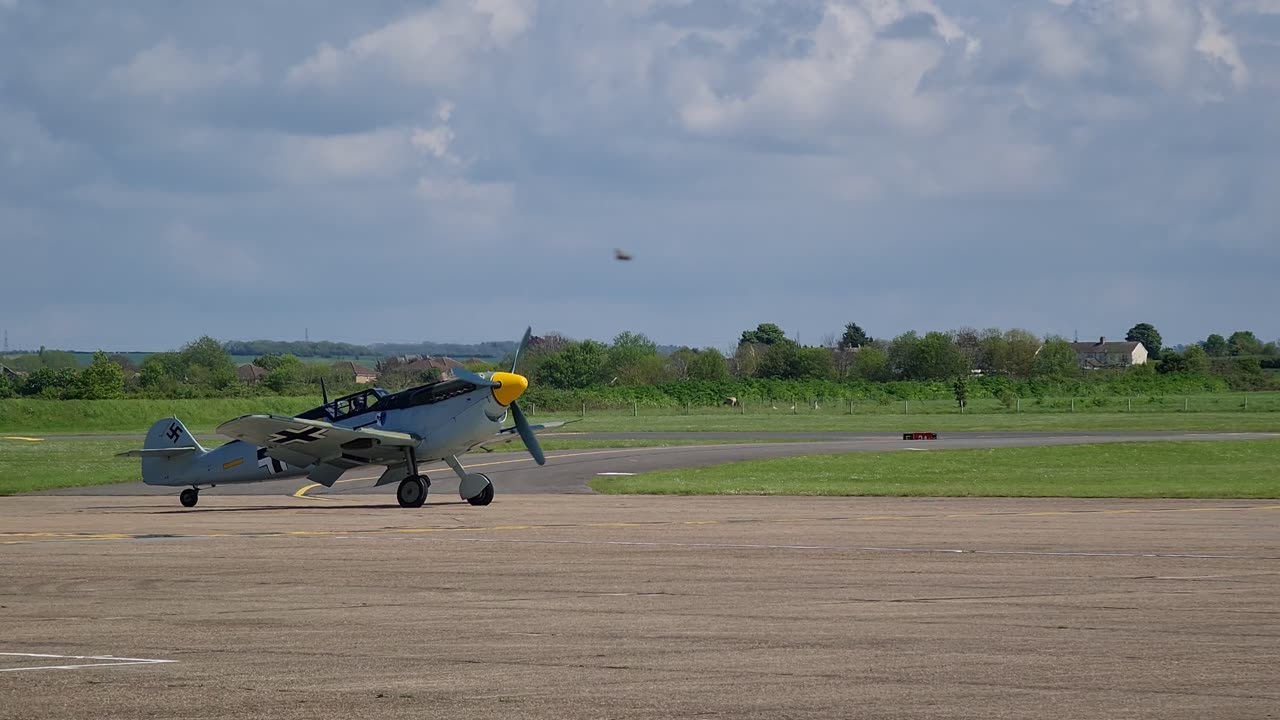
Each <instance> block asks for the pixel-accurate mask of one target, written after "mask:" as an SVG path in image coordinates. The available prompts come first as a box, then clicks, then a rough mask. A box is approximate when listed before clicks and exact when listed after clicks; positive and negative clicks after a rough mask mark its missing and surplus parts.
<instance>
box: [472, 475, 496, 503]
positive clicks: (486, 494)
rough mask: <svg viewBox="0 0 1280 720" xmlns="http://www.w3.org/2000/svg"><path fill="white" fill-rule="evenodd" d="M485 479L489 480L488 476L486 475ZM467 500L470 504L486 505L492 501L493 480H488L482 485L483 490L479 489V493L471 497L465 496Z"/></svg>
mask: <svg viewBox="0 0 1280 720" xmlns="http://www.w3.org/2000/svg"><path fill="white" fill-rule="evenodd" d="M485 480H489V476H487V475H486V476H485ZM467 502H469V503H471V504H472V505H488V504H489V503H491V502H493V481H492V480H489V482H488V483H487V484H486V485H485V486H484V490H481V491H480V494H479V495H477V496H475V497H473V498H467Z"/></svg>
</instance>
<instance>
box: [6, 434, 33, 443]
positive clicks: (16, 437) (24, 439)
mask: <svg viewBox="0 0 1280 720" xmlns="http://www.w3.org/2000/svg"><path fill="white" fill-rule="evenodd" d="M0 440H21V441H22V442H44V438H33V437H23V436H21V435H4V436H0Z"/></svg>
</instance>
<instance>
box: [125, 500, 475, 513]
mask: <svg viewBox="0 0 1280 720" xmlns="http://www.w3.org/2000/svg"><path fill="white" fill-rule="evenodd" d="M453 506H462V507H471V503H470V502H467V501H465V500H458V501H452V502H426V503H425V505H424V506H422V507H424V509H430V507H453ZM136 509H137V510H151V511H150V512H146V514H147V515H191V514H201V512H261V511H274V510H298V511H303V512H308V511H310V512H314V511H317V510H401V511H403V510H404V509H403V507H401V506H399V505H398V503H394V502H379V503H372V505H261V506H255V507H198V509H186V507H180V509H179V507H174V509H173V510H155V509H154V507H147V506H136ZM104 510H106V509H104ZM110 510H122V507H119V506H116V507H111V509H110Z"/></svg>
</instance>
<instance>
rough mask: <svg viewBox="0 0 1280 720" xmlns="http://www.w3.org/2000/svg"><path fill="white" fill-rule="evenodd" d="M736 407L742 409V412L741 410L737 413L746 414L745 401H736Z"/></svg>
mask: <svg viewBox="0 0 1280 720" xmlns="http://www.w3.org/2000/svg"><path fill="white" fill-rule="evenodd" d="M738 407H739V408H741V409H742V412H741V413H739V414H740V415H746V414H747V404H746V403H744V402H743V403H738Z"/></svg>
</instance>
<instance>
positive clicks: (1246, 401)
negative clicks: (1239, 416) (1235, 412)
mask: <svg viewBox="0 0 1280 720" xmlns="http://www.w3.org/2000/svg"><path fill="white" fill-rule="evenodd" d="M1244 409H1245V410H1248V409H1249V393H1245V394H1244Z"/></svg>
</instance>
